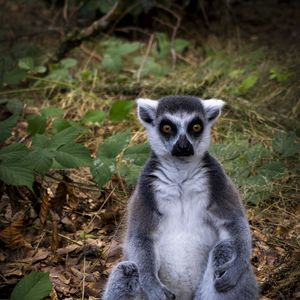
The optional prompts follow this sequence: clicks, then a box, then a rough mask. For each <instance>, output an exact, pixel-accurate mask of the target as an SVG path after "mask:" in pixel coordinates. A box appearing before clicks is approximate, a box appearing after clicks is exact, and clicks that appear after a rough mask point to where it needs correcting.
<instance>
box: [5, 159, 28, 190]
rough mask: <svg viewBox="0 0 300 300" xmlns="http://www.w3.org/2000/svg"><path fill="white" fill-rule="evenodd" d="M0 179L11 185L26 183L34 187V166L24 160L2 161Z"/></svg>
mask: <svg viewBox="0 0 300 300" xmlns="http://www.w3.org/2000/svg"><path fill="white" fill-rule="evenodd" d="M0 180H2V181H3V182H5V183H6V184H10V185H17V186H18V185H25V186H27V187H28V188H29V189H32V184H33V181H34V176H33V170H32V166H30V165H29V164H28V162H26V161H23V160H21V161H20V160H15V161H11V160H10V161H2V162H1V163H0Z"/></svg>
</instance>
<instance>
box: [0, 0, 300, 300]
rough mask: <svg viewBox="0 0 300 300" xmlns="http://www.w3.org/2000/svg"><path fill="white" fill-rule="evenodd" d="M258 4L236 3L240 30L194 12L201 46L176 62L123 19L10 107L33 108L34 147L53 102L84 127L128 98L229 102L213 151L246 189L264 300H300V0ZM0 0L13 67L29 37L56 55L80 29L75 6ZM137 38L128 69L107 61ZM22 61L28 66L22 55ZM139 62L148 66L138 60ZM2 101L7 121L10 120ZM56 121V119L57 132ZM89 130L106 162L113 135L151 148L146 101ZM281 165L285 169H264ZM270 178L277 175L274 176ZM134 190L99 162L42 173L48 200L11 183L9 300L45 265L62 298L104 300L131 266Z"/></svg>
mask: <svg viewBox="0 0 300 300" xmlns="http://www.w3.org/2000/svg"><path fill="white" fill-rule="evenodd" d="M237 3H239V2H238V1H237ZM256 3H257V5H256V6H254V7H253V5H252V6H251V5H250V4H249V3H248V2H247V1H246V2H243V1H242V5H241V4H240V5H239V4H236V6H235V8H234V12H235V18H236V19H234V22H228V23H226V20H225V21H224V19H222V20H223V23H222V24H221V25H220V22H219V21H218V22H217V21H215V18H216V17H214V18H213V17H211V16H210V15H209V16H208V17H207V16H206V17H207V18H208V20H207V22H208V24H205V25H206V26H205V27H201V26H202V25H203V24H201V23H200V21H199V24H198V23H197V21H194V20H193V22H191V21H190V22H189V20H188V18H187V20H186V22H185V23H184V24H183V22H182V23H181V26H180V29H179V30H178V31H176V32H175V35H176V38H183V39H184V40H186V41H188V42H189V44H188V46H184V47H183V50H180V49H179V48H178V50H177V54H176V60H174V56H173V55H171V54H170V51H168V50H167V54H166V55H165V56H164V55H162V51H161V49H160V52H159V51H158V52H155V51H156V50H155V49H156V48H157V45H159V46H160V47H162V45H163V42H165V43H167V42H168V43H169V44H170V39H169V40H168V38H165V37H163V36H161V40H160V39H159V37H158V36H156V35H153V34H152V32H151V30H149V31H148V30H144V29H142V30H140V31H142V33H140V31H139V30H138V29H137V28H131V29H130V28H129V29H128V28H125V27H121V26H120V27H118V24H116V25H114V28H111V32H109V31H108V33H107V32H106V34H100V35H97V36H96V37H93V38H92V39H88V40H86V41H84V42H83V43H82V44H81V45H80V46H79V47H76V48H74V49H72V50H71V51H70V52H69V53H68V54H67V57H68V58H73V59H75V60H76V63H77V65H76V66H75V65H74V66H72V67H70V68H69V69H64V70H65V71H61V72H62V73H63V74H64V75H63V76H62V77H53V76H52V77H51V75H53V74H54V71H55V70H57V69H59V68H60V67H61V66H60V65H59V67H57V66H58V65H54V64H53V65H52V66H50V71H49V74H42V75H36V74H34V75H32V74H29V76H28V77H26V78H25V79H24V80H23V81H21V82H19V83H18V84H17V85H13V84H6V85H4V89H3V91H0V97H1V100H3V102H0V104H1V105H2V103H6V102H7V101H11V99H18V100H20V101H21V102H22V103H23V104H25V107H24V108H23V110H22V118H21V119H20V120H19V122H18V124H17V126H16V127H15V128H14V129H13V135H12V137H10V138H9V139H8V140H7V141H6V144H9V143H11V142H14V141H21V142H23V143H26V145H29V146H30V145H31V142H32V137H31V135H30V134H29V133H28V131H27V127H28V123H27V121H26V117H27V116H28V115H31V114H37V113H39V112H40V111H41V108H43V107H49V106H51V107H58V108H62V109H64V119H66V120H70V121H72V120H81V119H82V118H83V116H84V115H85V113H86V112H87V111H88V110H90V109H99V110H102V111H106V112H107V111H110V109H111V105H112V104H111V103H113V102H114V101H115V100H128V101H132V100H134V99H135V98H137V97H151V98H154V99H157V98H159V97H161V96H164V95H167V94H192V95H197V96H203V97H204V98H209V97H215V98H224V99H225V101H226V102H227V106H226V108H225V110H224V114H223V115H222V117H221V119H220V121H219V123H218V124H217V125H216V126H215V128H214V132H213V142H214V143H215V144H217V146H216V147H215V148H212V151H214V153H215V154H216V155H217V156H218V158H219V159H220V160H221V161H222V162H223V163H224V165H225V168H226V170H227V171H228V173H229V174H230V175H231V176H232V177H233V179H234V181H235V183H236V184H237V185H238V186H239V188H240V190H241V194H242V196H243V199H244V202H245V205H246V209H247V215H248V218H249V222H250V227H251V231H252V235H253V255H252V259H251V261H252V264H253V267H254V270H255V274H256V276H257V280H258V282H259V284H260V286H261V294H262V299H300V290H299V287H300V244H299V234H300V227H299V216H300V206H299V152H297V151H292V153H291V152H289V151H291V149H290V148H293V147H294V148H296V147H297V144H298V143H297V142H298V141H299V132H300V127H299V115H300V98H299V96H300V89H299V87H300V85H299V75H300V74H299V70H300V56H299V49H300V48H299V41H300V31H299V28H300V26H299V20H300V17H299V11H300V10H299V5H298V4H297V3H296V1H290V2H284V1H282V2H280V3H279V4H278V3H277V2H276V5H275V4H274V3H275V1H266V4H265V5H264V4H262V3H260V4H259V1H258V2H256ZM270 3H271V4H270ZM0 4H1V7H3V8H4V9H2V10H1V12H0V19H2V20H4V21H5V22H3V27H2V28H1V40H2V41H3V44H2V46H1V55H2V57H1V59H3V57H5V56H6V57H7V56H9V55H10V54H9V51H10V49H12V48H14V49H15V48H16V45H18V43H20V42H21V41H22V42H24V43H28V42H33V43H34V44H35V45H38V46H40V47H42V48H43V49H45V48H46V49H48V50H49V49H50V50H51V49H55V48H57V47H58V45H59V43H60V40H61V38H63V37H64V31H65V30H66V27H68V26H69V27H71V26H72V21H73V20H72V18H71V17H70V15H71V12H69V15H68V14H67V15H66V10H65V9H64V7H62V8H59V9H57V8H56V10H55V9H52V10H50V9H49V7H45V6H44V5H43V3H42V2H36V1H30V2H26V3H25V2H24V1H15V2H14V3H12V2H8V1H3V0H2V1H0ZM265 11H267V12H268V13H267V14H266V13H265ZM54 12H55V13H54ZM282 12H284V13H282ZM203 14H205V10H204V11H203ZM173 17H174V16H173ZM175 19H176V15H175ZM68 21H69V23H68ZM157 22H158V21H157ZM224 22H225V23H224ZM82 23H84V22H82ZM158 23H159V22H158ZM189 23H191V24H189ZM174 24H175V25H174ZM156 25H157V24H156ZM83 26H84V25H83ZM157 26H159V27H158V28H159V31H165V32H167V36H171V35H172V34H174V27H176V21H174V18H170V19H166V21H164V19H163V22H160V24H159V25H157ZM124 28H125V29H124ZM170 28H171V29H170ZM199 28H203V29H202V30H199ZM124 30H125V31H126V30H129V31H131V30H132V31H133V33H134V34H133V33H132V34H130V35H125V37H126V39H127V40H126V41H128V39H129V40H130V42H131V44H130V45H131V46H132V42H133V41H139V42H140V43H142V44H141V45H142V46H141V47H140V48H139V49H138V50H136V51H137V52H134V51H133V52H132V53H129V54H128V55H127V54H126V55H125V54H124V55H123V54H122V55H123V56H122V55H121V54H120V55H119V56H118V58H116V56H111V57H113V58H114V59H113V61H114V62H115V61H116V60H119V59H120V61H121V63H122V66H116V65H115V64H113V65H111V64H110V65H109V67H108V66H107V65H104V64H103V61H104V58H105V57H109V56H110V55H112V54H111V52H109V51H110V50H109V49H110V48H109V47H110V45H113V47H115V46H114V45H116V44H112V43H114V42H112V40H111V36H112V35H113V34H114V35H117V37H118V38H120V37H124V35H122V34H123V33H124ZM127 33H128V32H127V31H126V34H127ZM107 41H108V42H107ZM124 41H125V40H122V42H121V43H125V42H124ZM159 41H161V42H159ZM171 42H172V41H171ZM105 43H106V44H105ZM178 43H180V42H178ZM107 45H108V46H107ZM117 45H119V46H120V45H121V44H117ZM181 45H184V42H182V43H181ZM131 46H130V47H131ZM133 47H134V46H133ZM166 47H167V46H166ZM50 50H49V51H50ZM152 50H153V52H152ZM14 53H15V54H14V55H15V57H13V59H14V60H16V61H17V60H18V59H19V58H20V57H19V56H18V54H16V53H17V51H15V52H14ZM138 54H141V56H142V57H144V58H145V60H144V62H143V59H142V61H139V62H138V63H135V56H136V55H138ZM26 55H27V54H26ZM120 57H121V58H120ZM151 57H152V58H153V59H152V60H151V59H150V58H151ZM153 61H154V63H153ZM151 63H152V64H151ZM98 66H99V68H98ZM51 68H52V69H51ZM114 68H117V69H114ZM118 68H119V69H118ZM60 70H61V69H60ZM51 72H52V73H51ZM153 74H154V75H153ZM56 76H58V75H57V73H56ZM33 82H34V83H33ZM7 99H8V100H7ZM5 101H6V102H5ZM2 106H3V105H2ZM2 106H1V108H2V110H1V119H2V120H3V119H4V118H5V117H6V116H7V114H9V112H8V111H7V107H4V106H3V107H2ZM52 121H53V120H52V119H50V121H49V120H48V123H47V124H48V125H47V126H48V127H49V128H50V127H51V126H52V125H51V124H52V123H51V122H52ZM85 126H86V128H88V129H89V132H88V134H87V135H85V136H84V137H82V138H81V139H80V141H79V142H80V143H82V144H84V145H85V146H86V147H88V148H89V150H90V152H91V153H92V155H96V152H97V148H98V146H99V145H100V146H101V144H102V143H103V139H104V138H106V137H108V136H110V135H112V134H115V133H117V132H119V131H122V130H123V129H124V128H130V129H131V133H132V134H131V141H130V145H134V144H137V143H142V142H145V141H146V135H145V132H144V131H143V129H142V128H141V126H140V125H139V124H138V121H137V120H136V117H135V108H134V106H132V108H131V109H130V111H129V112H128V114H127V115H126V116H125V118H121V119H120V120H119V121H118V122H115V121H112V119H107V120H105V121H104V122H102V123H100V124H99V123H94V122H90V123H86V124H85ZM278 140H279V143H281V144H280V145H281V146H280V147H281V148H280V147H279V146H278ZM218 145H221V146H220V147H221V148H220V147H219V146H218ZM287 145H290V148H288V146H287ZM224 147H225V148H224ZM287 148H288V149H287ZM294 148H293V149H294ZM218 149H219V150H218ZM220 149H221V150H220ZM257 149H259V150H257ZM248 150H249V152H247V151H248ZM255 151H258V153H256V152H255ZM242 152H243V153H242ZM118 159H122V157H121V158H120V157H119V158H118ZM272 162H275V163H277V165H276V168H277V167H278V166H279V167H278V168H277V169H275V171H274V172H273V169H272V172H273V173H270V172H271V171H270V170H271V169H270V168H269V169H268V172H269V173H261V172H262V168H264V170H266V168H265V167H266V165H268V166H269V165H270V163H272ZM272 166H274V165H272ZM245 171H247V175H245V174H244V172H245ZM259 174H265V175H264V176H262V177H263V181H261V180H262V177H260V178H258V177H257V176H260V175H259ZM270 174H271V175H270ZM253 179H255V180H256V179H257V181H253ZM258 179H259V180H258ZM264 180H265V181H264ZM132 191H133V185H131V184H129V183H128V181H127V180H125V179H124V178H123V176H120V174H119V172H116V174H114V175H113V176H112V177H111V179H110V180H109V181H108V182H107V183H106V184H105V185H104V186H103V187H102V188H99V186H97V185H96V184H95V183H94V182H93V180H92V176H91V174H90V171H89V169H88V168H79V169H68V170H65V171H61V170H59V171H58V170H51V171H50V172H49V173H47V175H45V176H44V177H41V176H38V177H37V178H36V183H35V193H32V192H30V191H29V190H28V189H26V188H24V187H14V186H8V185H1V193H0V196H1V197H0V225H1V226H0V239H1V241H0V246H1V248H0V269H1V271H0V295H1V298H9V296H10V293H11V291H12V289H13V288H14V286H15V284H16V283H17V282H18V281H19V280H20V279H21V278H22V277H23V276H24V275H26V274H28V273H30V271H33V270H34V271H44V272H49V273H50V279H51V282H52V284H53V289H52V292H51V294H50V296H49V297H48V299H97V298H99V295H100V293H101V291H102V289H103V286H104V284H105V282H106V279H107V276H108V274H109V270H110V269H111V267H112V266H114V265H115V264H116V262H117V261H118V260H120V259H121V240H122V232H123V229H124V226H125V220H126V216H125V210H126V203H127V201H128V198H129V196H130V194H131V193H132ZM49 207H51V210H50V213H49ZM55 208H56V209H55Z"/></svg>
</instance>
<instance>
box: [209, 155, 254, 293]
mask: <svg viewBox="0 0 300 300" xmlns="http://www.w3.org/2000/svg"><path fill="white" fill-rule="evenodd" d="M205 159H206V164H207V167H208V170H209V172H208V176H209V181H210V185H211V186H212V189H211V190H212V194H211V204H210V207H209V211H210V213H211V216H212V218H213V219H215V220H218V222H217V223H218V224H217V230H218V232H219V240H220V241H219V243H218V244H217V245H216V246H215V248H214V249H213V257H214V268H215V275H216V279H215V287H216V289H217V290H218V291H219V292H224V291H227V290H229V289H231V288H233V287H234V286H235V285H236V283H237V281H238V280H239V278H240V277H241V275H242V274H243V272H244V271H245V270H246V269H247V268H248V267H249V258H250V254H251V235H250V229H249V225H248V221H247V219H246V217H245V214H244V210H243V206H242V204H241V201H240V197H239V194H238V192H237V190H236V189H235V187H234V186H233V184H232V182H231V180H230V179H229V178H228V176H227V175H226V174H225V172H224V170H223V168H222V167H221V165H220V164H219V163H218V162H217V161H216V160H215V159H214V158H213V157H211V156H209V155H208V156H207V157H206V158H205ZM229 244H230V245H229ZM224 257H226V258H228V259H227V261H224ZM222 260H223V263H221V262H222Z"/></svg>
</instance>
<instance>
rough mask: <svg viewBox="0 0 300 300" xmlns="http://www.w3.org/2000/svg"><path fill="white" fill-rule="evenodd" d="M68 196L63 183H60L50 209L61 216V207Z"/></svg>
mask: <svg viewBox="0 0 300 300" xmlns="http://www.w3.org/2000/svg"><path fill="white" fill-rule="evenodd" d="M67 195H68V189H67V185H66V184H65V182H63V181H61V182H60V183H59V184H58V186H57V188H56V191H55V195H54V197H53V198H52V201H51V203H52V208H53V209H54V210H55V211H56V212H57V213H58V214H59V215H60V216H61V215H62V209H63V206H64V205H65V203H66V200H67Z"/></svg>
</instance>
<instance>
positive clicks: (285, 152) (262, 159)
mask: <svg viewBox="0 0 300 300" xmlns="http://www.w3.org/2000/svg"><path fill="white" fill-rule="evenodd" d="M272 145H273V146H272V150H269V149H268V148H267V147H265V146H264V145H262V144H253V145H252V144H250V143H249V142H248V141H247V140H244V139H243V138H241V137H239V136H237V137H235V140H233V141H231V142H228V143H227V144H225V145H221V144H215V145H212V147H211V151H212V153H213V154H214V155H216V157H218V158H219V159H220V161H221V162H222V163H223V164H224V166H225V169H226V170H227V172H228V173H229V175H230V176H231V177H232V178H233V179H234V181H235V182H236V184H237V185H238V186H239V189H240V190H241V192H242V194H243V198H244V199H245V200H246V201H247V202H251V203H253V204H258V203H259V202H261V201H263V200H266V199H268V198H269V197H270V196H271V195H272V194H274V192H275V187H274V182H276V180H278V179H281V178H283V177H284V176H286V175H287V174H288V172H289V169H288V168H287V166H286V164H285V163H284V161H283V159H284V158H286V157H289V156H292V155H295V154H296V153H299V151H300V145H299V144H296V143H295V134H294V133H292V132H289V133H278V134H276V135H275V136H274V138H273V144H272ZM276 153H278V154H279V156H276Z"/></svg>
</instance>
